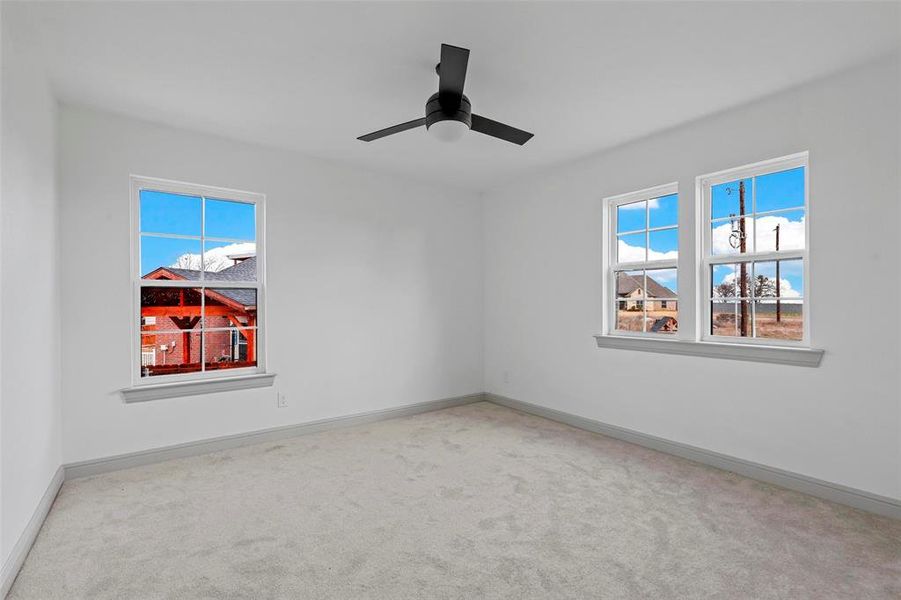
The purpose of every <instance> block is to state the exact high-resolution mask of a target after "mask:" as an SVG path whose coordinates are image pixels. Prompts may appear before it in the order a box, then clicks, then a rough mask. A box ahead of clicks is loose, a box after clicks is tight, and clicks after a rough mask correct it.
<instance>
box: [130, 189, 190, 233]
mask: <svg viewBox="0 0 901 600" xmlns="http://www.w3.org/2000/svg"><path fill="white" fill-rule="evenodd" d="M140 202H141V210H140V213H141V232H142V233H174V234H176V235H193V236H197V237H200V221H201V217H200V210H201V209H200V202H201V200H200V198H198V197H197V196H183V195H180V194H170V193H168V192H155V191H152V190H141V199H140Z"/></svg>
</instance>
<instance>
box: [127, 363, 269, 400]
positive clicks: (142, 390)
mask: <svg viewBox="0 0 901 600" xmlns="http://www.w3.org/2000/svg"><path fill="white" fill-rule="evenodd" d="M253 371H254V369H229V370H228V373H229V376H225V377H223V372H222V371H207V372H206V373H200V374H199V375H200V377H192V378H190V379H182V380H179V381H173V380H171V379H170V380H167V381H166V383H158V382H157V380H158V379H161V377H154V378H153V381H154V383H153V384H152V385H148V384H146V383H145V384H143V385H135V386H132V387H129V388H124V389H122V390H119V392H120V393H121V394H122V398H123V399H124V400H125V402H126V403H128V404H131V403H132V402H146V401H148V400H162V399H164V398H181V397H183V396H198V395H200V394H215V393H218V392H231V391H234V390H249V389H253V388H261V387H271V386H272V384H273V382H274V381H275V373H255V372H253ZM184 375H195V374H194V373H184ZM213 375H216V376H217V377H212V376H213ZM172 377H176V376H175V375H173V376H172Z"/></svg>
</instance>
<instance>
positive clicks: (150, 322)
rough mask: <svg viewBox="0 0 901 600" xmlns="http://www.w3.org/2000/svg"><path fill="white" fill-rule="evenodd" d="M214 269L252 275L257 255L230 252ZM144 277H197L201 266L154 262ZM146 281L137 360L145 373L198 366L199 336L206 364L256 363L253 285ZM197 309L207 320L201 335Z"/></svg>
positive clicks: (221, 274) (227, 276)
mask: <svg viewBox="0 0 901 600" xmlns="http://www.w3.org/2000/svg"><path fill="white" fill-rule="evenodd" d="M229 258H231V259H232V260H234V261H235V264H233V265H232V266H231V267H228V268H226V269H223V270H221V271H218V272H216V278H217V279H219V280H227V281H254V280H255V279H256V257H255V256H252V255H242V256H240V257H239V256H235V257H231V256H230V257H229ZM143 279H154V280H179V281H184V280H191V281H197V280H199V279H200V271H199V270H194V269H179V268H174V267H159V268H157V269H154V270H153V271H151V272H150V273H148V274H147V275H145V276H144V277H143ZM203 296H204V297H203V298H202V297H201V289H200V288H196V289H195V288H167V287H145V288H142V289H141V366H142V369H143V370H144V374H145V375H163V374H173V373H189V372H193V371H199V370H200V363H201V356H202V355H201V339H202V340H203V341H202V345H203V353H204V355H205V362H206V370H214V369H222V368H238V367H250V366H254V365H256V339H255V338H256V329H255V327H256V324H257V301H256V290H255V289H253V288H247V289H243V288H242V289H235V288H215V287H210V288H205V289H204V293H203ZM201 312H204V313H205V315H206V322H205V323H204V327H203V335H201Z"/></svg>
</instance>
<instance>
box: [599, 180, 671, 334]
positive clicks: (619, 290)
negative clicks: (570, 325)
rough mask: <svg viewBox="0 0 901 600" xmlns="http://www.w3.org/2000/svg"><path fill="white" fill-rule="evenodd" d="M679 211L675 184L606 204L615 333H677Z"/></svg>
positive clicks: (610, 304)
mask: <svg viewBox="0 0 901 600" xmlns="http://www.w3.org/2000/svg"><path fill="white" fill-rule="evenodd" d="M678 205H679V197H678V193H677V188H676V185H675V184H670V185H666V186H660V187H657V188H652V189H649V190H644V191H640V192H635V193H631V194H625V195H623V196H616V197H613V198H608V199H607V215H608V216H607V219H608V223H609V229H608V231H609V234H608V239H609V242H610V251H609V256H610V257H611V258H610V262H609V268H608V273H607V291H606V294H607V300H606V303H607V306H608V307H609V308H608V312H607V314H608V315H609V317H608V321H609V326H608V328H609V330H610V332H611V333H616V334H618V335H620V334H625V335H672V334H674V333H676V332H677V331H678V314H679V313H678V305H679V300H678V285H677V273H678V270H677V262H678V258H679V229H678V226H679V217H678V210H679V206H678Z"/></svg>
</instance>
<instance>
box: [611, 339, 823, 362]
mask: <svg viewBox="0 0 901 600" xmlns="http://www.w3.org/2000/svg"><path fill="white" fill-rule="evenodd" d="M594 338H595V339H596V340H597V343H598V348H619V349H620V350H638V351H641V352H660V353H663V354H683V355H688V356H703V357H706V358H726V359H731V360H747V361H753V362H765V363H775V364H781V365H794V366H798V367H819V366H820V361H821V360H822V358H823V353H824V352H823V350H816V349H812V348H796V347H788V346H757V345H753V346H752V345H750V344H747V345H745V344H726V343H721V342H693V341H687V340H666V339H649V338H639V337H629V336H618V335H596V336H594Z"/></svg>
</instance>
